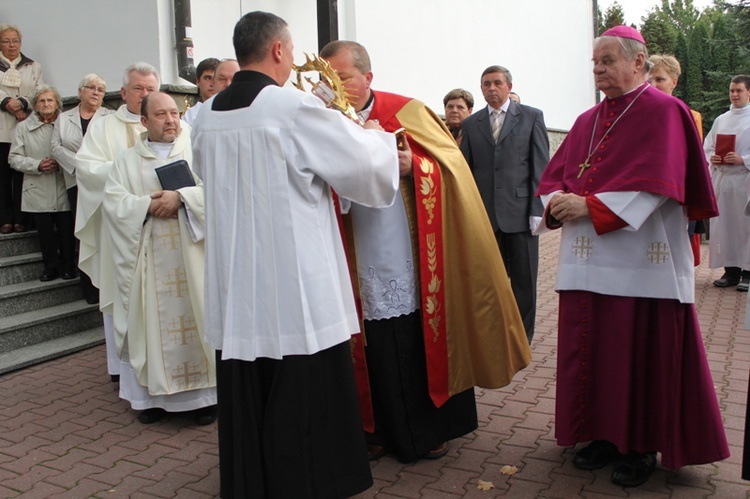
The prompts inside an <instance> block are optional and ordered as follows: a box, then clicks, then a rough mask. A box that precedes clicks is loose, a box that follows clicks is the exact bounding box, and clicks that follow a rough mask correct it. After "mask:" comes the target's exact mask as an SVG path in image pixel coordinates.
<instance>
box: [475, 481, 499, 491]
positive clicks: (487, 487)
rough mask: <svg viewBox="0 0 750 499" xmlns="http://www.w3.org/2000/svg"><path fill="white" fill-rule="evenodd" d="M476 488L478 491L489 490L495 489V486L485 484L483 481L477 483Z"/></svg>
mask: <svg viewBox="0 0 750 499" xmlns="http://www.w3.org/2000/svg"><path fill="white" fill-rule="evenodd" d="M477 488H478V489H479V490H490V489H494V488H495V484H494V483H492V482H485V481H484V480H479V481H477Z"/></svg>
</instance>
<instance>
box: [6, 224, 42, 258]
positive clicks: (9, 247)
mask: <svg viewBox="0 0 750 499" xmlns="http://www.w3.org/2000/svg"><path fill="white" fill-rule="evenodd" d="M39 249H40V248H39V237H38V236H37V233H36V231H35V230H30V231H28V232H21V233H20V234H15V233H14V234H0V258H2V257H4V256H16V255H25V254H26V253H37V252H39Z"/></svg>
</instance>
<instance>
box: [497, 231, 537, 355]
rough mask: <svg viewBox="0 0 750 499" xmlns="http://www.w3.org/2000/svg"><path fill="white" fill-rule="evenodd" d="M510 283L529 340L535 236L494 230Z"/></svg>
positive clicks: (533, 305) (533, 302)
mask: <svg viewBox="0 0 750 499" xmlns="http://www.w3.org/2000/svg"><path fill="white" fill-rule="evenodd" d="M495 239H496V240H497V245H498V246H499V247H500V254H501V255H502V257H503V263H504V264H505V270H507V272H508V277H510V286H511V288H512V289H513V295H514V296H515V297H516V304H518V311H519V312H520V313H521V318H522V319H523V327H524V329H525V330H526V337H527V338H528V339H529V344H531V340H532V338H534V322H535V321H536V278H537V274H538V273H539V236H533V235H531V231H528V230H527V231H525V232H502V231H500V230H498V231H497V232H495Z"/></svg>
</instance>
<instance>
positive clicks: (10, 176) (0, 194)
mask: <svg viewBox="0 0 750 499" xmlns="http://www.w3.org/2000/svg"><path fill="white" fill-rule="evenodd" d="M9 154H10V144H9V143H8V142H0V225H5V224H23V223H25V217H24V216H23V214H22V213H21V188H22V187H23V173H21V172H18V171H16V170H14V169H13V168H11V167H10V163H8V155H9Z"/></svg>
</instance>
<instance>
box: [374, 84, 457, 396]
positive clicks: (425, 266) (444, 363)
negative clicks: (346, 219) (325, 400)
mask: <svg viewBox="0 0 750 499" xmlns="http://www.w3.org/2000/svg"><path fill="white" fill-rule="evenodd" d="M373 93H374V94H375V103H374V104H373V108H372V112H371V113H370V119H377V120H378V121H379V122H380V126H382V127H383V129H384V130H385V131H387V132H394V131H396V130H398V129H399V128H401V126H402V125H401V123H400V122H399V120H398V118H397V117H396V114H397V113H398V112H399V111H401V109H402V108H403V107H404V106H405V105H406V104H407V103H408V102H409V101H411V99H410V98H408V97H404V96H402V95H397V94H391V93H388V92H377V91H373ZM406 132H407V133H406V139H407V141H408V142H409V147H410V148H411V152H412V165H413V166H414V173H413V174H414V191H415V192H414V195H415V200H416V203H415V204H416V213H417V227H416V230H417V232H418V236H417V240H418V242H419V248H414V251H415V252H418V254H419V262H420V269H419V282H420V286H421V297H420V300H421V306H422V334H423V335H424V344H425V356H426V359H427V384H428V388H429V392H430V398H431V399H432V402H433V403H434V404H435V406H436V407H441V406H442V405H443V404H444V403H445V402H446V401H447V400H448V398H449V397H450V390H449V372H448V342H447V338H446V320H445V313H446V308H445V292H444V291H443V287H444V284H445V272H444V267H443V265H444V263H443V211H442V210H443V203H442V181H441V173H440V166H439V165H438V164H437V162H436V161H435V160H434V159H433V158H432V156H431V155H430V154H429V153H428V152H427V151H426V150H425V149H424V148H423V147H422V146H421V145H419V144H418V143H417V142H416V141H415V140H414V139H413V138H412V137H411V136H410V135H409V130H407V131H406ZM423 165H424V169H423V168H422V166H423ZM423 189H424V192H423ZM433 291H434V292H433Z"/></svg>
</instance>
